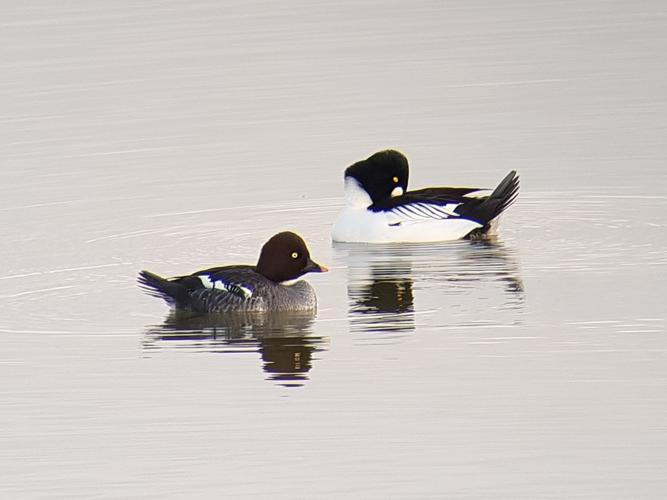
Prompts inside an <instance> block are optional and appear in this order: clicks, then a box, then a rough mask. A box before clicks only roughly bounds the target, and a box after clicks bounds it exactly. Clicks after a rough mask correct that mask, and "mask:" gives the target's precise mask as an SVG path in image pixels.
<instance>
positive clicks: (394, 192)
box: [391, 186, 403, 198]
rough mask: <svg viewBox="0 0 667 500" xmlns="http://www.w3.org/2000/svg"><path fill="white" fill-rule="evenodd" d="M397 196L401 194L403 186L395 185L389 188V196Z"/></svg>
mask: <svg viewBox="0 0 667 500" xmlns="http://www.w3.org/2000/svg"><path fill="white" fill-rule="evenodd" d="M397 196H403V188H402V187H401V186H396V187H395V188H394V189H392V190H391V197H392V198H396V197H397Z"/></svg>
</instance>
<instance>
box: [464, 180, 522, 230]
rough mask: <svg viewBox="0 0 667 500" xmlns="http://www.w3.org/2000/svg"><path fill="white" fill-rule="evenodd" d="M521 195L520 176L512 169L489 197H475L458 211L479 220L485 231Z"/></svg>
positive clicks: (469, 217)
mask: <svg viewBox="0 0 667 500" xmlns="http://www.w3.org/2000/svg"><path fill="white" fill-rule="evenodd" d="M518 195H519V176H518V175H517V173H516V170H512V171H511V172H510V173H509V174H507V175H506V176H505V178H504V179H503V180H502V181H500V184H498V187H496V189H494V190H493V192H492V193H491V194H490V195H489V197H488V198H480V199H473V200H471V201H470V202H466V203H463V204H462V205H461V206H459V207H457V209H456V211H457V212H458V213H459V214H461V215H462V216H464V217H467V218H468V219H472V220H474V221H476V222H479V223H480V224H481V225H482V230H483V231H484V232H485V231H487V230H488V229H489V228H490V227H491V222H492V221H493V220H494V219H496V218H497V217H498V216H499V215H500V214H502V213H503V212H504V211H505V210H507V208H508V207H509V206H510V205H511V204H512V203H514V202H515V201H516V198H517V196H518Z"/></svg>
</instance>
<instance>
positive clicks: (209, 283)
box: [197, 274, 252, 299]
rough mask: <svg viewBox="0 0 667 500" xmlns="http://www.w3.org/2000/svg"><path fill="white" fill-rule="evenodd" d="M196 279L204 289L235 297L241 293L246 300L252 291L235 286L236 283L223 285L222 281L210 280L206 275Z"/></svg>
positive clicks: (241, 286)
mask: <svg viewBox="0 0 667 500" xmlns="http://www.w3.org/2000/svg"><path fill="white" fill-rule="evenodd" d="M197 277H198V278H199V281H201V283H202V285H204V286H205V287H206V288H215V289H216V290H222V291H225V292H230V293H235V294H237V295H238V294H239V292H241V294H242V295H243V296H244V297H245V298H246V299H249V298H250V297H252V289H251V288H248V287H247V286H244V285H237V284H236V283H225V282H224V281H222V280H212V279H211V277H210V276H209V275H208V274H200V275H198V276H197Z"/></svg>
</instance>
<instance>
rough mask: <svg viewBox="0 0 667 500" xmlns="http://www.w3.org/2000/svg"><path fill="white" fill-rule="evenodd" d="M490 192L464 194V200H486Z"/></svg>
mask: <svg viewBox="0 0 667 500" xmlns="http://www.w3.org/2000/svg"><path fill="white" fill-rule="evenodd" d="M491 193H492V191H491V190H490V189H479V190H477V191H473V192H472V193H468V194H464V195H463V197H464V198H488V197H489V196H491Z"/></svg>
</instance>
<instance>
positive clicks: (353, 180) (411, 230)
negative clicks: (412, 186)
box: [331, 149, 519, 243]
mask: <svg viewBox="0 0 667 500" xmlns="http://www.w3.org/2000/svg"><path fill="white" fill-rule="evenodd" d="M408 177H409V166H408V159H407V158H406V157H405V155H404V154H403V153H401V152H400V151H396V150H394V149H387V150H383V151H378V152H377V153H374V154H372V155H371V156H369V157H368V158H366V159H365V160H361V161H358V162H356V163H354V164H353V165H351V166H349V167H348V168H347V169H346V170H345V176H344V178H345V205H344V207H343V209H342V210H341V212H340V213H339V214H338V217H337V219H336V221H335V223H334V226H333V230H332V233H331V236H332V240H333V241H334V242H347V243H429V242H441V241H452V240H460V239H466V238H468V239H475V238H478V237H483V236H484V235H486V234H488V233H493V232H495V228H496V226H497V224H496V222H497V221H498V217H499V216H500V215H501V214H502V213H503V212H504V211H505V210H506V209H507V208H508V207H509V206H510V205H512V203H514V201H515V200H516V198H517V196H518V193H519V176H518V175H517V173H516V171H515V170H512V171H511V172H510V173H509V174H507V175H506V176H505V178H504V179H503V180H502V181H501V182H500V184H498V186H497V187H496V188H495V189H493V190H489V189H482V188H468V187H429V188H424V189H417V190H414V191H408Z"/></svg>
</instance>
